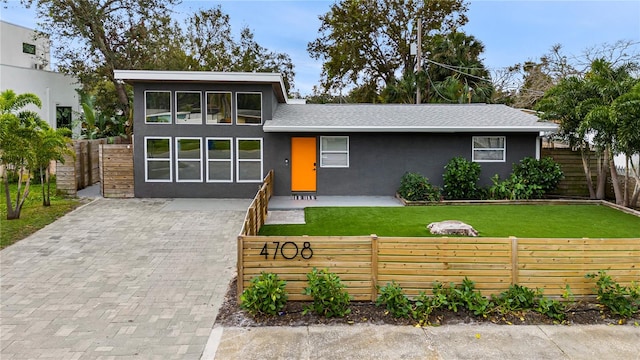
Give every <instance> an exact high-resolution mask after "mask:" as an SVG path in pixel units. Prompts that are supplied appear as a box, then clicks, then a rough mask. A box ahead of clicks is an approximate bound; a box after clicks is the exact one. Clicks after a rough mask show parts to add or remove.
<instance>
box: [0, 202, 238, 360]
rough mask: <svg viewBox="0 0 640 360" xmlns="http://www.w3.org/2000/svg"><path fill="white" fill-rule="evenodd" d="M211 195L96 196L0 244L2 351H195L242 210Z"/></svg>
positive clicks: (27, 354)
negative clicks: (8, 243)
mask: <svg viewBox="0 0 640 360" xmlns="http://www.w3.org/2000/svg"><path fill="white" fill-rule="evenodd" d="M218 201H220V200H218ZM223 202H224V201H223ZM248 202H249V201H246V203H247V204H248ZM211 204H212V203H211V202H204V201H202V200H200V202H196V203H189V200H164V199H144V200H141V199H127V200H116V199H100V200H97V201H95V202H93V203H91V204H89V205H86V206H84V207H83V208H81V209H78V210H76V211H74V212H72V213H71V214H68V215H66V216H65V217H63V218H62V219H60V220H58V221H56V222H55V223H53V224H51V225H49V226H47V227H46V228H45V229H43V230H41V231H39V232H38V233H36V234H34V235H32V236H30V237H29V238H27V239H25V240H22V241H20V242H18V243H16V244H14V245H12V246H10V247H8V248H6V249H4V250H2V252H0V262H1V264H0V265H1V267H0V273H1V282H0V286H1V292H0V358H2V360H8V359H37V358H55V359H85V358H87V359H89V358H91V359H93V358H104V359H109V358H115V359H126V358H135V359H146V358H157V359H170V358H174V359H199V358H200V356H201V354H202V352H203V350H204V348H205V345H206V343H207V339H208V337H209V334H210V332H211V329H212V327H213V324H214V321H215V317H216V314H217V311H218V308H219V306H220V304H221V303H222V301H223V298H224V293H225V291H226V288H227V286H228V283H229V281H230V279H231V278H232V276H233V275H234V274H235V262H236V236H237V234H238V232H239V230H240V226H241V223H242V219H243V218H244V213H245V211H244V210H242V206H241V205H242V203H238V202H237V201H236V203H235V204H234V205H235V209H234V210H228V208H229V207H226V205H225V203H218V204H216V205H214V206H210V205H211ZM231 208H234V206H231ZM244 209H246V207H245V208H244Z"/></svg>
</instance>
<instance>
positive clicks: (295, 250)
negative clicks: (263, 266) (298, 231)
mask: <svg viewBox="0 0 640 360" xmlns="http://www.w3.org/2000/svg"><path fill="white" fill-rule="evenodd" d="M272 243H273V245H275V251H274V252H273V259H274V260H275V258H276V256H278V254H280V256H282V257H283V258H285V259H287V260H293V259H295V258H296V256H298V255H300V257H301V258H303V259H305V260H308V259H311V257H313V249H312V248H311V244H310V243H309V242H308V241H305V242H304V243H302V248H300V247H299V246H298V244H296V243H294V242H292V241H287V242H284V243H282V245H281V244H280V241H273V242H272ZM260 255H264V258H265V259H268V258H269V255H270V254H269V246H268V244H267V243H266V242H265V243H264V246H263V247H262V251H260Z"/></svg>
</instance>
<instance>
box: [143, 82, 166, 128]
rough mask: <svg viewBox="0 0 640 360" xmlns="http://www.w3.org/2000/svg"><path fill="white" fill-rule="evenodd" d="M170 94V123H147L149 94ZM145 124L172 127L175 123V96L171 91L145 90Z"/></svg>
mask: <svg viewBox="0 0 640 360" xmlns="http://www.w3.org/2000/svg"><path fill="white" fill-rule="evenodd" d="M152 92H153V93H169V121H168V122H152V121H147V93H152ZM144 123H145V124H151V125H171V124H172V123H173V96H172V95H171V91H170V90H145V91H144Z"/></svg>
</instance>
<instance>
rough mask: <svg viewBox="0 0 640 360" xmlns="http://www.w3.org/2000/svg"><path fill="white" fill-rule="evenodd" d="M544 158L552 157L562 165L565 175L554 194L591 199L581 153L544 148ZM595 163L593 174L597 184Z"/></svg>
mask: <svg viewBox="0 0 640 360" xmlns="http://www.w3.org/2000/svg"><path fill="white" fill-rule="evenodd" d="M540 155H541V156H542V157H551V158H552V159H553V160H554V161H555V162H557V163H558V164H560V168H561V169H562V172H563V173H564V179H562V180H561V181H560V183H559V184H558V187H557V188H556V189H555V190H554V192H553V193H554V194H556V195H562V196H580V197H589V189H588V188H587V180H586V176H585V174H584V168H583V165H582V155H581V154H580V151H573V150H571V149H570V148H543V149H542V152H541V154H540ZM595 163H596V162H595V161H592V162H591V173H592V174H593V181H594V183H595V181H596V177H595V174H596V173H597V168H596V165H595Z"/></svg>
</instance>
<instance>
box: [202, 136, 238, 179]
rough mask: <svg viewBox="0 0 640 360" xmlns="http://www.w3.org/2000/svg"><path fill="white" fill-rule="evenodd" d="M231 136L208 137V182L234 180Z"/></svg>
mask: <svg viewBox="0 0 640 360" xmlns="http://www.w3.org/2000/svg"><path fill="white" fill-rule="evenodd" d="M231 142H232V141H231V138H207V182H232V181H233V165H232V164H233V147H232V146H231Z"/></svg>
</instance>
